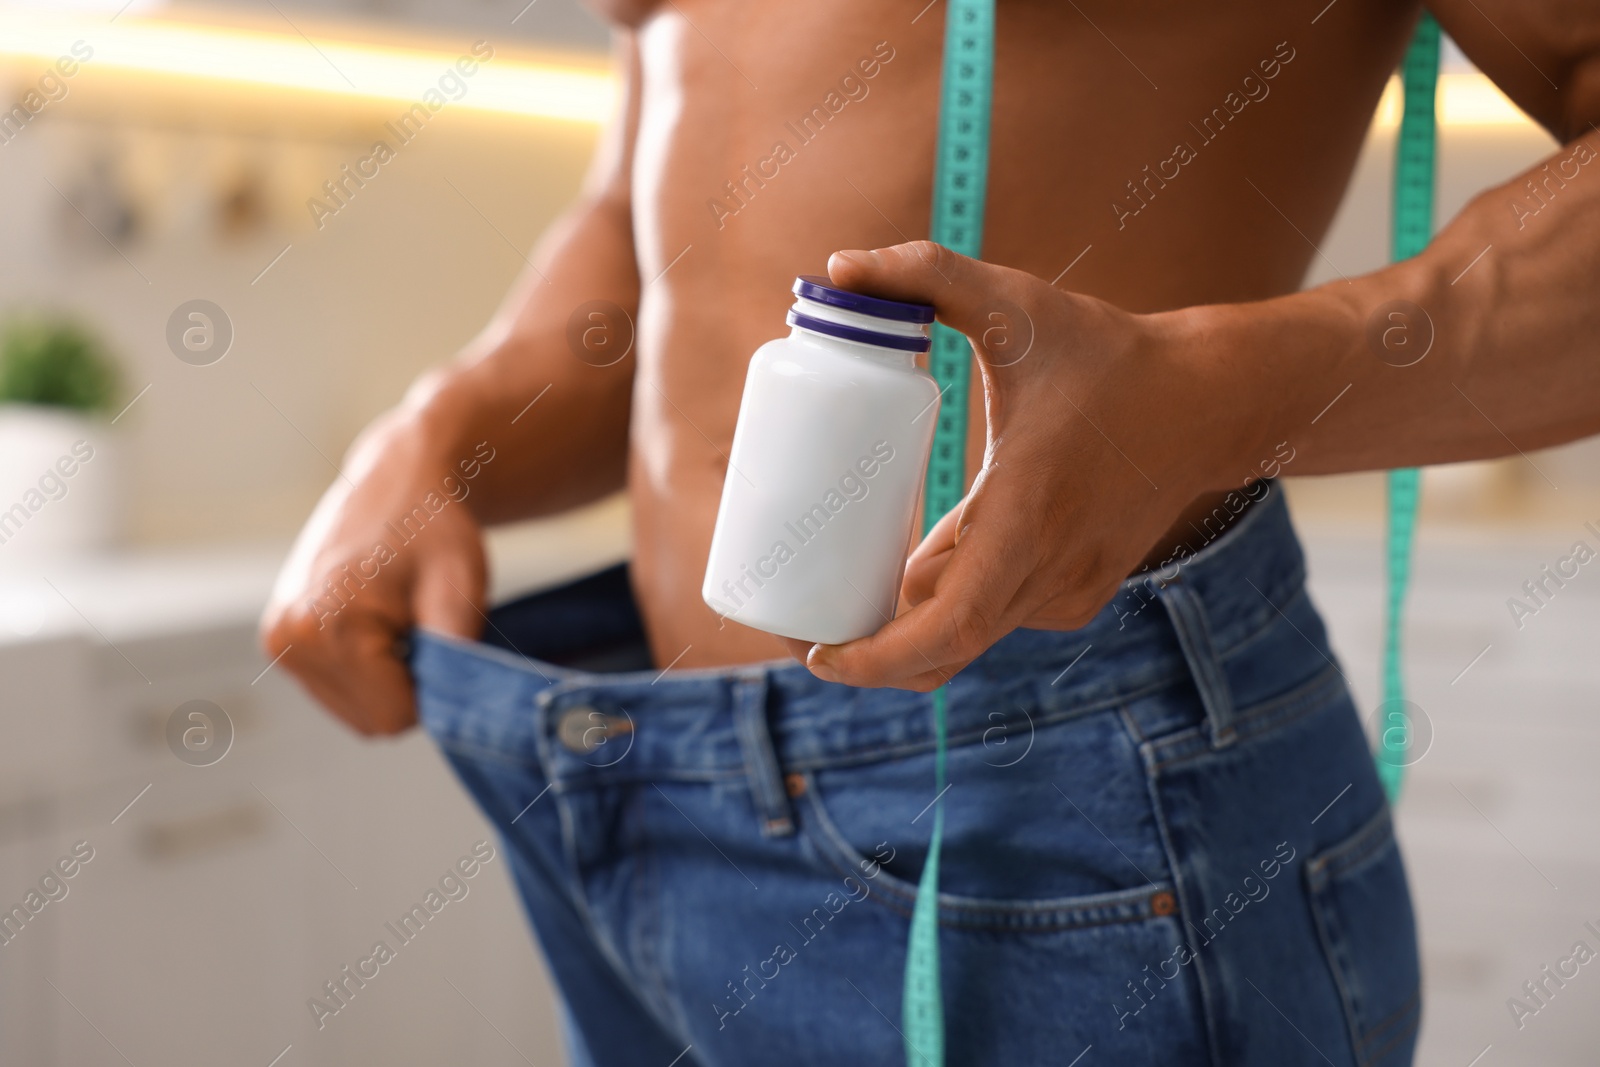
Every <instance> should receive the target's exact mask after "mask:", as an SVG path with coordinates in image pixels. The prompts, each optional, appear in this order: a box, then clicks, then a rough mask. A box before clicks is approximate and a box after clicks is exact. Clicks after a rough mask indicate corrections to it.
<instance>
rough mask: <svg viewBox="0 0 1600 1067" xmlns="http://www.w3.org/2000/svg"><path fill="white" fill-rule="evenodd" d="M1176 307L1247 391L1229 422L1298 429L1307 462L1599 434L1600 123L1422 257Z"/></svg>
mask: <svg viewBox="0 0 1600 1067" xmlns="http://www.w3.org/2000/svg"><path fill="white" fill-rule="evenodd" d="M1170 319H1171V325H1172V327H1173V328H1174V329H1176V330H1178V331H1179V332H1180V333H1181V335H1182V336H1184V337H1185V338H1187V339H1190V341H1191V343H1192V347H1193V349H1194V351H1195V353H1196V357H1197V358H1198V359H1201V360H1203V361H1206V362H1207V363H1209V364H1210V365H1211V370H1212V373H1214V374H1218V375H1220V380H1222V381H1225V382H1226V383H1228V386H1229V389H1230V392H1231V393H1233V394H1235V395H1237V397H1238V402H1237V406H1236V407H1234V406H1233V405H1231V404H1230V405H1228V406H1229V407H1234V410H1233V412H1232V414H1231V415H1229V414H1228V413H1226V412H1224V413H1222V414H1221V417H1222V418H1224V419H1230V420H1232V422H1233V427H1234V428H1232V429H1231V430H1224V431H1221V432H1233V433H1237V434H1239V435H1240V441H1241V443H1240V447H1241V448H1243V449H1244V450H1245V451H1246V452H1247V453H1249V454H1254V453H1255V452H1262V454H1263V455H1271V454H1272V447H1273V445H1275V444H1276V443H1277V442H1279V441H1284V440H1287V441H1290V442H1292V443H1293V445H1294V447H1295V450H1296V459H1295V471H1296V473H1303V474H1329V473H1336V472H1341V471H1355V470H1368V469H1378V468H1386V467H1402V466H1414V465H1419V464H1429V463H1448V462H1454V461H1459V460H1468V459H1483V458H1489V457H1496V456H1504V455H1512V454H1515V453H1517V452H1518V451H1529V450H1532V449H1536V448H1544V447H1548V446H1551V445H1556V444H1561V443H1564V442H1567V441H1572V440H1575V439H1577V438H1580V437H1584V436H1588V435H1590V434H1594V433H1597V432H1600V358H1597V356H1600V352H1597V349H1600V134H1596V133H1595V132H1593V131H1591V132H1589V133H1588V134H1586V135H1585V136H1582V137H1579V138H1577V139H1575V140H1573V141H1571V142H1569V143H1568V144H1567V145H1566V146H1564V147H1563V148H1562V149H1561V150H1560V151H1558V152H1557V153H1556V154H1555V155H1553V156H1552V157H1550V159H1549V160H1548V161H1547V163H1545V164H1542V165H1541V166H1539V167H1537V168H1535V169H1533V170H1531V171H1529V172H1527V173H1525V174H1523V175H1520V176H1518V177H1517V178H1515V179H1513V180H1512V181H1511V182H1509V183H1507V184H1505V185H1502V186H1500V187H1498V188H1495V189H1491V190H1489V191H1487V192H1485V193H1483V194H1482V195H1480V196H1479V197H1477V198H1476V199H1475V200H1474V201H1473V202H1472V203H1471V204H1470V205H1468V207H1467V208H1466V209H1465V210H1464V211H1463V212H1462V213H1461V214H1460V216H1458V217H1457V218H1456V220H1455V221H1453V222H1452V223H1451V224H1450V226H1449V227H1447V228H1446V229H1445V230H1444V231H1442V232H1441V233H1440V234H1439V235H1438V236H1437V237H1436V238H1435V240H1434V241H1433V242H1432V243H1431V244H1430V245H1429V246H1428V248H1427V249H1426V251H1424V252H1423V253H1422V254H1421V255H1419V256H1417V257H1415V258H1414V259H1411V260H1407V261H1405V262H1403V263H1399V264H1395V265H1393V266H1391V267H1388V268H1385V269H1383V270H1380V271H1377V272H1375V273H1373V274H1369V275H1365V276H1362V277H1359V278H1354V279H1350V280H1348V281H1345V280H1341V281H1335V282H1330V283H1328V284H1326V285H1323V286H1320V287H1318V288H1317V289H1313V290H1309V291H1307V292H1303V293H1297V294H1295V295H1293V296H1288V297H1283V298H1280V299H1276V300H1269V301H1264V302H1261V303H1257V304H1246V305H1227V306H1217V307H1206V308H1194V309H1188V310H1186V311H1181V312H1175V313H1172V315H1171V316H1170ZM1262 413H1266V414H1265V417H1263V415H1262ZM1263 449H1265V451H1264V452H1263V451H1262V450H1263ZM1246 473H1248V472H1246ZM1232 477H1233V472H1227V473H1226V474H1225V475H1224V480H1231V479H1232ZM1219 487H1220V486H1219Z"/></svg>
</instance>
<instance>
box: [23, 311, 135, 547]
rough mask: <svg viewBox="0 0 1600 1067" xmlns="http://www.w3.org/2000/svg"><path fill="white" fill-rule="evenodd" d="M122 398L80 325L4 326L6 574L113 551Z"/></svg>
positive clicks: (52, 319)
mask: <svg viewBox="0 0 1600 1067" xmlns="http://www.w3.org/2000/svg"><path fill="white" fill-rule="evenodd" d="M116 394H117V372H116V366H115V364H114V363H113V362H112V360H111V357H110V355H109V353H108V352H107V351H106V348H105V346H104V345H103V344H102V343H101V341H100V340H99V338H98V337H96V336H95V334H94V333H93V332H91V331H90V330H89V329H88V328H87V327H85V326H83V325H82V324H81V323H79V322H77V321H75V320H73V319H70V318H66V317H63V316H43V315H30V316H22V317H15V318H12V319H10V320H8V321H6V322H5V323H4V324H0V566H3V565H4V564H5V563H7V562H10V561H15V560H17V559H19V558H21V557H23V556H25V555H26V556H35V555H38V554H42V553H64V552H83V551H90V550H95V549H103V548H105V547H107V546H108V545H109V544H110V543H111V542H112V540H113V539H114V537H115V534H116V532H117V530H116V527H117V510H118V509H117V488H118V486H117V478H116V472H115V470H114V463H113V460H114V458H115V457H114V456H113V454H112V444H111V439H110V438H111V434H110V426H109V423H108V416H109V415H110V412H111V406H112V404H113V403H114V402H115V398H116Z"/></svg>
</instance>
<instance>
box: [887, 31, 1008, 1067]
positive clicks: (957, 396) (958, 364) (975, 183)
mask: <svg viewBox="0 0 1600 1067" xmlns="http://www.w3.org/2000/svg"><path fill="white" fill-rule="evenodd" d="M993 84H994V0H948V2H947V6H946V10H945V24H944V67H943V74H942V76H941V79H940V85H939V147H938V155H937V158H936V161H935V164H934V176H933V221H932V225H931V227H930V231H929V232H930V235H931V236H932V238H933V240H935V241H937V242H938V243H939V244H942V245H944V246H945V247H946V248H949V249H951V250H952V251H955V252H959V253H961V254H962V255H964V256H971V257H972V258H974V259H977V258H979V257H980V255H981V253H982V251H983V209H984V193H985V189H986V187H987V185H988V182H989V100H990V95H991V93H990V90H991V88H992V86H993ZM928 368H929V370H931V371H932V372H933V375H934V377H935V378H937V379H938V381H939V390H940V394H941V397H942V400H941V402H940V405H939V421H938V423H937V425H936V426H935V428H934V431H933V451H932V453H931V454H930V455H929V457H928V477H927V481H926V483H925V485H926V489H925V490H924V497H923V515H922V530H923V533H924V534H926V533H927V532H928V531H929V530H931V529H933V527H934V525H935V524H936V523H937V522H938V521H939V520H940V519H942V518H944V516H945V514H946V513H947V512H949V511H950V510H951V509H952V508H954V507H956V506H957V505H959V504H960V503H961V498H962V496H964V495H965V493H966V489H967V477H966V449H967V393H968V386H969V384H970V378H971V371H972V346H971V345H970V344H969V343H968V342H967V339H966V337H965V336H964V335H962V334H961V333H960V332H958V331H956V330H952V329H950V327H948V326H945V325H943V324H940V323H935V324H934V327H933V348H932V349H931V350H930V351H929V353H928ZM947 699H948V697H947V695H946V690H945V687H943V686H941V687H940V688H938V689H935V690H934V692H933V724H934V757H933V760H934V789H935V793H934V797H935V800H934V802H933V835H932V838H931V839H930V841H929V842H928V859H927V862H926V863H924V864H923V866H922V878H921V879H920V880H919V881H918V883H917V902H916V905H915V906H914V907H913V908H912V912H911V944H910V946H909V948H908V949H907V952H906V980H905V993H904V996H903V998H902V1001H901V1009H900V1015H901V1027H902V1032H903V1033H904V1035H905V1042H906V1063H907V1064H908V1065H910V1067H944V1003H943V999H942V997H941V995H940V989H939V845H940V842H941V841H942V840H943V838H944V789H945V780H944V779H945V766H944V764H945V718H946V715H945V712H946V701H947Z"/></svg>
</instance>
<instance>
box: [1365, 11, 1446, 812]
mask: <svg viewBox="0 0 1600 1067" xmlns="http://www.w3.org/2000/svg"><path fill="white" fill-rule="evenodd" d="M1400 80H1401V83H1402V84H1403V86H1404V88H1405V111H1404V113H1403V114H1402V115H1401V118H1400V141H1399V144H1398V145H1397V146H1396V148H1395V164H1394V214H1393V218H1392V220H1391V222H1390V228H1389V258H1390V259H1391V260H1393V261H1396V262H1398V261H1399V260H1402V259H1410V258H1411V257H1412V256H1414V255H1416V254H1417V253H1419V252H1421V251H1422V250H1423V249H1424V248H1426V247H1427V245H1428V241H1429V240H1430V239H1431V238H1432V237H1433V174H1434V168H1433V159H1434V142H1435V139H1436V123H1435V120H1434V93H1435V88H1436V86H1437V85H1438V81H1439V23H1438V22H1437V21H1435V19H1434V17H1433V16H1432V15H1430V14H1429V13H1428V12H1426V11H1424V12H1423V13H1422V20H1421V21H1420V22H1418V23H1417V29H1416V32H1415V33H1414V34H1412V36H1411V45H1410V47H1409V48H1407V49H1406V58H1405V61H1404V62H1403V63H1401V65H1400ZM1421 482H1422V473H1421V472H1420V471H1419V470H1417V469H1416V468H1415V467H1407V468H1404V469H1401V470H1392V471H1390V472H1389V595H1388V603H1387V612H1386V616H1385V620H1384V641H1383V705H1382V706H1383V708H1384V709H1385V713H1384V721H1383V722H1380V723H1379V724H1378V777H1379V779H1380V780H1381V781H1382V782H1383V788H1384V791H1385V792H1386V793H1388V794H1389V801H1390V803H1393V802H1394V801H1396V800H1398V799H1399V798H1400V785H1401V782H1402V781H1403V780H1404V778H1405V769H1406V753H1407V751H1408V750H1409V749H1410V748H1411V723H1410V722H1409V716H1408V715H1407V714H1406V711H1405V705H1404V704H1403V703H1402V701H1403V700H1404V699H1405V675H1404V672H1403V670H1402V667H1403V661H1402V658H1401V654H1400V631H1401V625H1402V621H1403V619H1404V614H1405V602H1406V589H1407V587H1408V586H1409V585H1410V584H1411V552H1412V547H1413V544H1414V542H1415V540H1416V528H1417V499H1418V496H1419V494H1420V492H1421V488H1422V486H1421Z"/></svg>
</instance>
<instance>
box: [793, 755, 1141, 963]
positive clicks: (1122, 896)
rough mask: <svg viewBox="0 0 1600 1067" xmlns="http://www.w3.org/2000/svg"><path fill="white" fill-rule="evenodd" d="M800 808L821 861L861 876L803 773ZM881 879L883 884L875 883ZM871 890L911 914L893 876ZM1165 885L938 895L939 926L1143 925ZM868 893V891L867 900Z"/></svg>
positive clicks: (903, 888)
mask: <svg viewBox="0 0 1600 1067" xmlns="http://www.w3.org/2000/svg"><path fill="white" fill-rule="evenodd" d="M805 777H806V790H805V794H804V796H805V801H804V803H805V805H806V807H807V809H808V810H809V812H810V814H811V816H812V818H811V819H801V820H800V832H801V834H802V835H804V836H805V837H806V839H807V840H809V841H810V842H811V843H812V845H813V846H815V847H816V849H817V851H818V853H819V854H820V855H821V857H822V859H823V861H824V862H826V863H827V864H828V866H830V867H832V868H834V870H836V871H838V872H839V873H840V874H843V875H848V876H851V877H855V878H858V879H859V878H862V877H863V875H862V873H861V872H860V871H859V870H858V869H856V868H853V867H850V866H847V865H845V864H844V863H842V862H841V861H842V860H843V859H845V858H849V859H850V860H851V862H852V863H855V862H859V861H862V860H867V857H865V856H860V855H859V854H858V853H857V852H856V849H855V848H854V847H853V846H851V844H850V843H849V842H848V841H846V840H845V839H844V836H843V834H841V833H840V831H839V829H838V827H837V826H835V825H834V823H833V820H832V818H831V817H829V815H828V812H827V808H826V806H825V805H823V803H822V801H821V799H820V797H819V796H818V795H817V788H816V783H815V781H814V780H813V779H812V777H811V775H810V773H809V772H807V773H806V776H805ZM879 878H886V879H888V880H887V881H878V880H877V879H879ZM873 882H874V883H875V884H874V885H873V886H872V888H874V889H879V890H882V894H883V895H884V896H886V897H890V898H893V899H890V900H883V901H880V903H881V904H883V905H884V906H885V907H888V908H890V909H891V910H893V911H895V912H897V913H899V914H900V915H903V916H905V917H907V918H909V917H910V916H911V910H910V908H909V907H904V908H902V907H899V906H897V905H896V903H895V901H896V900H898V901H904V902H905V903H906V904H908V905H909V904H910V903H911V902H913V901H915V899H916V887H915V886H914V885H911V884H910V883H907V882H905V881H904V880H903V879H901V878H899V877H898V876H896V875H892V874H889V873H888V872H887V871H885V870H882V869H881V868H880V870H879V873H878V875H877V878H875V879H873ZM1170 891H1171V887H1170V886H1168V885H1166V884H1165V883H1160V884H1153V885H1149V886H1137V887H1135V888H1133V889H1120V890H1113V891H1111V892H1108V893H1090V894H1084V895H1082V896H1076V897H1056V898H1048V899H1043V900H1037V901H1034V900H1017V901H1004V900H985V899H982V898H978V897H964V896H957V895H955V894H952V893H940V894H939V911H940V917H939V925H941V926H954V927H963V928H979V929H994V930H1014V931H1021V932H1048V931H1053V930H1075V929H1088V928H1091V927H1095V926H1112V925H1118V924H1122V923H1134V922H1143V921H1145V920H1147V919H1152V918H1160V916H1157V915H1156V914H1155V911H1154V909H1153V908H1152V906H1151V901H1152V900H1153V899H1154V898H1155V897H1156V896H1158V895H1159V894H1161V893H1163V892H1170ZM872 895H873V894H871V893H869V894H868V896H869V898H870V897H871V896H872Z"/></svg>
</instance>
